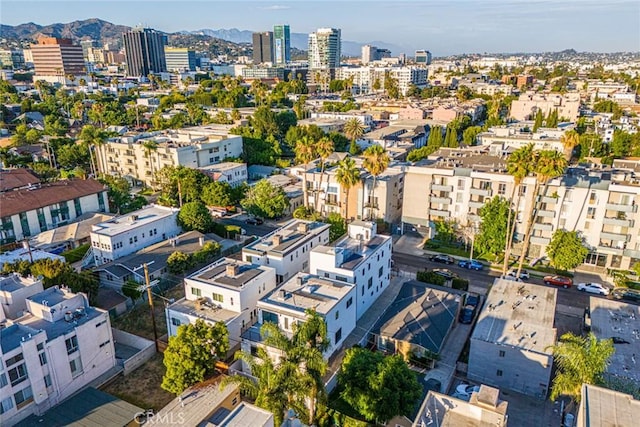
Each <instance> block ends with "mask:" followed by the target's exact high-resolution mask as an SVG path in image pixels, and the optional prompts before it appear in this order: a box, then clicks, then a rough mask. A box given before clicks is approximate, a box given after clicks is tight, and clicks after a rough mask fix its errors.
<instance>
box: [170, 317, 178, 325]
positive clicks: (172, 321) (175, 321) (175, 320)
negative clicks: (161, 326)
mask: <svg viewBox="0 0 640 427" xmlns="http://www.w3.org/2000/svg"><path fill="white" fill-rule="evenodd" d="M171 324H172V325H173V326H180V319H176V318H175V317H172V318H171Z"/></svg>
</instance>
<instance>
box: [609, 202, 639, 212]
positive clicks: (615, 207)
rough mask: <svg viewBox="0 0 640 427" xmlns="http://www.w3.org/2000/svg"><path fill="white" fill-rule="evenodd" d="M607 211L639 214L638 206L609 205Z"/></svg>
mask: <svg viewBox="0 0 640 427" xmlns="http://www.w3.org/2000/svg"><path fill="white" fill-rule="evenodd" d="M607 209H608V210H611V211H618V212H633V213H635V212H638V205H622V204H620V203H607Z"/></svg>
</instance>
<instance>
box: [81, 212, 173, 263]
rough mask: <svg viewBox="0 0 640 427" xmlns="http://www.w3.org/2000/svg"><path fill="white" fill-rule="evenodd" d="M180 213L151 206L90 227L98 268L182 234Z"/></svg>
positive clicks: (94, 256) (92, 246)
mask: <svg viewBox="0 0 640 427" xmlns="http://www.w3.org/2000/svg"><path fill="white" fill-rule="evenodd" d="M177 218H178V209H176V208H167V207H164V206H156V205H150V206H146V207H144V208H142V209H140V210H137V211H134V212H131V213H129V214H127V215H126V216H119V217H116V218H113V219H111V220H109V221H105V222H101V223H99V224H96V225H93V226H92V227H91V251H92V252H93V258H94V260H95V263H96V265H102V264H106V263H108V262H111V261H114V260H116V259H118V258H120V257H123V256H125V255H129V254H132V253H134V252H137V251H139V250H140V249H144V248H146V247H147V246H150V245H152V244H154V243H158V242H161V241H163V240H167V239H169V238H171V237H174V236H177V235H178V234H180V227H179V226H178V224H177V221H176V219H177Z"/></svg>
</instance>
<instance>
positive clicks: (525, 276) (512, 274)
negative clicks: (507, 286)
mask: <svg viewBox="0 0 640 427" xmlns="http://www.w3.org/2000/svg"><path fill="white" fill-rule="evenodd" d="M517 272H518V270H517V269H512V270H509V272H508V273H507V276H510V277H516V273H517ZM520 279H521V280H529V272H528V271H527V270H520Z"/></svg>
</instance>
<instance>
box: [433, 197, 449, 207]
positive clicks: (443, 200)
mask: <svg viewBox="0 0 640 427" xmlns="http://www.w3.org/2000/svg"><path fill="white" fill-rule="evenodd" d="M429 200H430V201H431V203H440V204H442V205H450V204H451V198H450V197H436V196H431V197H430V198H429Z"/></svg>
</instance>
